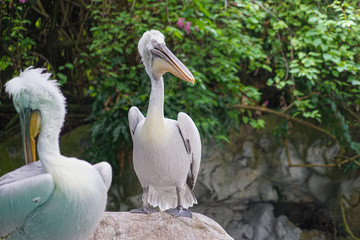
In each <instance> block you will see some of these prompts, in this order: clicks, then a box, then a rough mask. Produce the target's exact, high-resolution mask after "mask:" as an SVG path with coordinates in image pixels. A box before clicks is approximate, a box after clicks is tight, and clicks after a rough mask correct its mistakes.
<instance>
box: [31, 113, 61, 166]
mask: <svg viewBox="0 0 360 240" xmlns="http://www.w3.org/2000/svg"><path fill="white" fill-rule="evenodd" d="M64 114H65V113H64ZM41 116H42V124H41V130H40V133H39V138H38V143H37V150H38V154H39V159H40V161H41V163H42V164H43V166H44V168H45V169H46V170H49V168H50V167H51V166H52V165H53V164H54V163H55V162H56V161H57V156H60V147H59V135H60V130H61V127H62V122H63V116H62V112H61V111H60V112H56V113H55V112H50V111H48V112H41Z"/></svg>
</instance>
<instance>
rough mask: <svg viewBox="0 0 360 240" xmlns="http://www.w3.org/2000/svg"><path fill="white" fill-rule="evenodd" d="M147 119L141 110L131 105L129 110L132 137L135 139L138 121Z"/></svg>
mask: <svg viewBox="0 0 360 240" xmlns="http://www.w3.org/2000/svg"><path fill="white" fill-rule="evenodd" d="M143 119H145V117H144V115H142V113H141V112H140V111H139V109H138V108H137V107H131V108H130V110H129V128H130V133H131V137H132V138H133V139H134V133H135V130H136V126H137V125H138V123H139V122H140V121H141V120H143Z"/></svg>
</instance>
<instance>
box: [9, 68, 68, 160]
mask: <svg viewBox="0 0 360 240" xmlns="http://www.w3.org/2000/svg"><path fill="white" fill-rule="evenodd" d="M43 71H44V69H39V68H38V69H34V68H32V67H29V68H27V69H26V70H25V71H24V72H22V73H20V75H19V76H18V77H15V78H13V79H11V80H10V81H8V82H7V83H6V84H5V91H6V92H7V93H8V94H9V95H10V96H12V97H13V103H14V106H15V109H16V111H17V112H18V113H19V117H20V125H21V134H22V139H23V144H24V153H25V161H26V163H29V162H31V161H36V152H35V140H34V138H35V137H36V135H37V134H38V133H39V132H40V129H41V127H42V126H45V123H46V122H48V124H46V126H47V128H48V129H47V130H48V131H53V132H54V134H55V135H56V134H58V133H59V132H60V129H61V127H62V125H63V122H64V118H65V98H64V96H63V95H62V94H61V92H60V89H59V87H58V84H57V82H56V81H55V80H49V77H50V75H51V74H50V73H42V72H43ZM49 118H50V119H51V120H50V121H49ZM47 137H49V136H47Z"/></svg>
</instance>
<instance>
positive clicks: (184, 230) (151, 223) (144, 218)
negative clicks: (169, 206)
mask: <svg viewBox="0 0 360 240" xmlns="http://www.w3.org/2000/svg"><path fill="white" fill-rule="evenodd" d="M110 239H111V240H117V239H126V240H135V239H142V240H171V239H174V240H175V239H181V240H187V239H189V240H190V239H191V240H192V239H196V240H201V239H204V240H205V239H206V240H207V239H212V240H216V239H224V240H226V239H233V238H232V237H230V236H229V235H228V234H227V233H226V232H225V230H224V229H223V228H222V227H221V226H220V225H219V224H218V223H216V222H215V221H214V220H212V219H211V218H208V217H206V216H204V215H202V214H200V213H194V212H193V218H192V219H190V218H174V217H172V216H170V215H168V214H167V213H165V212H157V213H153V214H151V215H143V214H134V213H129V212H105V214H104V216H103V218H102V219H101V222H100V225H99V226H98V227H97V229H96V231H95V232H94V233H93V235H92V236H91V237H90V238H89V240H110Z"/></svg>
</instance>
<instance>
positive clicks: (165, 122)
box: [129, 30, 201, 218]
mask: <svg viewBox="0 0 360 240" xmlns="http://www.w3.org/2000/svg"><path fill="white" fill-rule="evenodd" d="M164 39H165V37H164V35H162V34H161V33H160V32H159V31H156V30H151V31H147V32H145V33H144V35H143V36H142V38H141V39H140V41H139V44H138V49H139V53H140V55H141V58H142V60H143V63H144V65H145V69H146V72H147V74H148V75H149V77H150V79H151V94H150V101H149V107H148V112H147V116H146V118H144V116H143V115H142V114H141V112H140V111H139V109H138V108H137V107H132V108H131V109H130V110H129V127H130V132H131V136H132V140H133V162H134V168H135V172H136V174H137V176H138V178H139V180H140V183H141V185H142V187H143V195H142V201H143V206H142V208H140V209H134V210H132V212H136V213H147V214H150V213H152V212H154V211H155V210H154V209H150V208H148V203H150V204H151V205H153V206H154V207H156V206H159V208H160V210H162V211H163V210H166V209H167V211H166V212H167V213H169V214H171V215H173V216H176V217H177V216H179V217H180V216H183V217H190V218H191V217H192V214H191V212H190V211H189V210H188V209H187V208H188V207H191V206H193V204H194V203H195V204H196V203H197V200H196V198H195V196H194V194H193V192H192V190H193V188H194V186H195V183H196V179H197V176H198V173H199V168H200V161H201V140H200V135H199V132H198V130H197V128H196V126H195V124H194V122H193V121H192V119H191V118H190V117H189V116H188V115H187V114H185V113H183V112H180V113H179V114H178V119H177V121H175V120H172V119H168V118H164V82H163V78H162V75H163V74H164V73H166V72H171V73H172V74H174V75H175V76H177V77H179V78H181V79H183V80H185V81H187V82H190V83H194V82H195V79H194V77H193V75H192V74H191V72H190V71H189V70H188V69H187V67H186V66H185V65H184V64H183V63H182V62H180V60H179V59H177V58H176V57H175V55H174V54H173V53H172V52H171V51H170V50H169V49H168V48H167V47H166V46H165V42H164ZM169 208H171V209H169Z"/></svg>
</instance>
